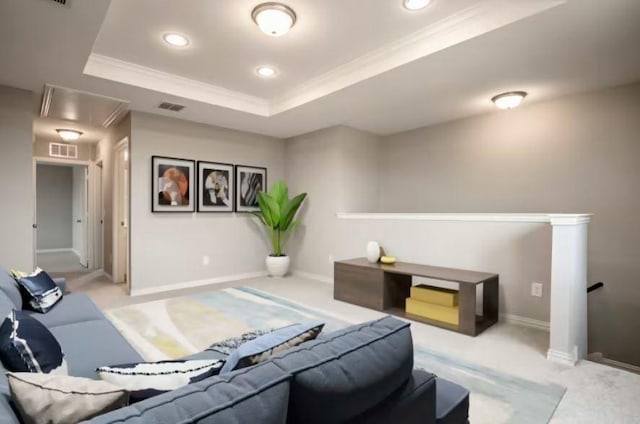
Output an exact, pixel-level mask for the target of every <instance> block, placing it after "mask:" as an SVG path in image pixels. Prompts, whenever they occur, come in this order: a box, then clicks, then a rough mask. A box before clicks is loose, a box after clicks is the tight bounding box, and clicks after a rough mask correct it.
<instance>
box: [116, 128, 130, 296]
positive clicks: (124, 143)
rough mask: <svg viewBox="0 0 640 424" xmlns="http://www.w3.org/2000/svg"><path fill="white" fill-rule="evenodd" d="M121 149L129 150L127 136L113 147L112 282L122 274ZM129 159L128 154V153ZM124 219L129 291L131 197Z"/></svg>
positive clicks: (128, 192)
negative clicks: (119, 208)
mask: <svg viewBox="0 0 640 424" xmlns="http://www.w3.org/2000/svg"><path fill="white" fill-rule="evenodd" d="M122 151H127V152H129V137H124V138H123V139H122V140H120V141H119V142H118V143H116V145H115V146H114V147H113V202H112V203H113V204H112V205H111V206H112V217H113V218H112V224H113V225H112V227H113V228H112V231H113V260H112V261H111V265H112V272H113V282H114V283H116V282H118V280H119V275H120V274H122V270H120V264H119V257H120V255H119V253H120V237H119V234H118V232H119V229H120V225H121V224H120V222H119V221H120V212H119V210H118V207H119V206H120V196H121V193H120V191H121V189H120V184H119V182H120V181H119V171H120V167H119V165H120V160H119V158H118V154H119V153H120V152H122ZM129 159H130V155H129ZM130 173H131V161H130V160H129V179H128V181H129V183H128V184H127V187H125V190H126V191H127V194H128V195H129V196H130V194H131V174H130ZM126 219H127V239H126V241H125V244H126V248H127V254H126V269H125V270H124V273H125V275H126V287H127V291H128V292H129V293H131V199H130V197H129V207H128V208H127V211H126Z"/></svg>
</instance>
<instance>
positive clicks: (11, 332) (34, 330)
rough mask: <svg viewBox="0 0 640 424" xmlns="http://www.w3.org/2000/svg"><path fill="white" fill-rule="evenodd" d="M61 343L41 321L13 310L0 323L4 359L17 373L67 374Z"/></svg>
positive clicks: (0, 341) (1, 353)
mask: <svg viewBox="0 0 640 424" xmlns="http://www.w3.org/2000/svg"><path fill="white" fill-rule="evenodd" d="M62 352H63V351H62V348H61V347H60V344H59V343H58V341H57V340H56V339H55V337H54V336H53V334H51V332H50V331H49V330H48V329H47V327H45V326H44V325H43V324H42V323H41V322H38V321H37V320H35V319H33V318H31V317H30V316H29V315H27V314H25V313H24V312H22V311H15V310H14V311H11V312H10V313H9V315H8V316H7V317H6V318H5V319H4V321H2V324H0V358H1V359H2V364H3V365H4V366H5V367H6V368H7V369H8V370H10V371H14V372H38V373H45V374H48V373H52V374H67V364H66V362H65V357H64V353H62Z"/></svg>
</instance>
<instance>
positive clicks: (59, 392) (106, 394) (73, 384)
mask: <svg viewBox="0 0 640 424" xmlns="http://www.w3.org/2000/svg"><path fill="white" fill-rule="evenodd" d="M7 377H8V378H9V388H10V390H11V400H12V401H13V404H14V405H15V406H16V409H17V410H18V412H19V413H20V416H21V417H22V421H23V422H25V423H51V424H68V423H77V422H80V421H84V420H88V419H91V418H93V417H95V416H98V415H102V414H105V413H107V412H110V411H113V410H115V409H119V408H122V407H124V406H127V403H128V400H129V395H128V393H127V391H126V390H124V389H122V388H119V387H116V386H114V385H113V384H110V383H107V382H106V381H96V380H92V379H90V378H81V377H71V376H68V375H51V374H39V373H8V374H7Z"/></svg>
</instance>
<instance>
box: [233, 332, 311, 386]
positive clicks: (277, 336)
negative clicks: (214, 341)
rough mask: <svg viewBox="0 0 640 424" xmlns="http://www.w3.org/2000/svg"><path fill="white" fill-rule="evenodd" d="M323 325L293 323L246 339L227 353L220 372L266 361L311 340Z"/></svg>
mask: <svg viewBox="0 0 640 424" xmlns="http://www.w3.org/2000/svg"><path fill="white" fill-rule="evenodd" d="M323 327H324V323H318V322H311V323H306V324H294V325H290V326H289V327H284V328H281V329H279V330H274V331H272V332H270V333H267V334H265V335H263V336H260V337H258V338H256V339H253V340H251V341H248V342H246V343H244V344H243V345H241V346H240V347H239V348H238V349H236V350H235V351H234V352H233V353H232V354H231V355H229V357H228V358H227V362H225V364H224V366H223V367H222V370H221V371H220V374H224V373H227V372H231V371H233V370H237V369H240V368H246V367H250V366H252V365H255V364H258V363H260V362H263V361H266V360H267V359H269V358H270V357H271V356H273V355H275V354H276V353H278V352H281V351H283V350H287V349H289V348H292V347H294V346H298V345H299V344H302V343H304V342H306V341H308V340H313V339H315V338H316V337H318V334H320V332H321V331H322V328H323Z"/></svg>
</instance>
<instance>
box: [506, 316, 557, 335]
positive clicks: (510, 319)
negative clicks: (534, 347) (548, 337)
mask: <svg viewBox="0 0 640 424" xmlns="http://www.w3.org/2000/svg"><path fill="white" fill-rule="evenodd" d="M500 321H503V322H506V323H509V324H514V325H519V326H522V327H528V328H535V329H537V330H543V331H547V332H548V331H549V328H550V326H549V322H548V321H540V320H537V319H533V318H527V317H521V316H518V315H511V314H500Z"/></svg>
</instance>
